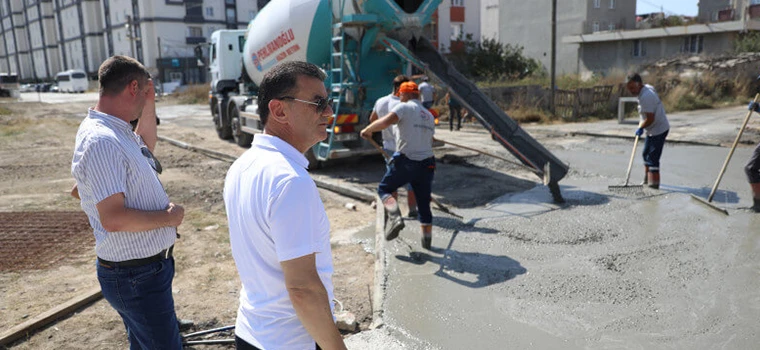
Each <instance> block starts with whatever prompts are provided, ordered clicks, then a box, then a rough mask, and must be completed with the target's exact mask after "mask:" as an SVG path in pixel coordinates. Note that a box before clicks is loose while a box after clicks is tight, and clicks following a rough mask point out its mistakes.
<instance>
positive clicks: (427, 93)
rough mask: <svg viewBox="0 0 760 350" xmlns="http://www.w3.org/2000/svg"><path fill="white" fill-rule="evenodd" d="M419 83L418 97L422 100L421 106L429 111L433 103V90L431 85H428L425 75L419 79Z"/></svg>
mask: <svg viewBox="0 0 760 350" xmlns="http://www.w3.org/2000/svg"><path fill="white" fill-rule="evenodd" d="M420 81H422V83H420V86H419V87H418V88H419V90H420V97H421V98H422V105H423V106H425V109H430V107H433V102H434V101H435V88H434V87H433V85H430V84H428V77H427V76H425V75H423V76H422V77H421V78H420Z"/></svg>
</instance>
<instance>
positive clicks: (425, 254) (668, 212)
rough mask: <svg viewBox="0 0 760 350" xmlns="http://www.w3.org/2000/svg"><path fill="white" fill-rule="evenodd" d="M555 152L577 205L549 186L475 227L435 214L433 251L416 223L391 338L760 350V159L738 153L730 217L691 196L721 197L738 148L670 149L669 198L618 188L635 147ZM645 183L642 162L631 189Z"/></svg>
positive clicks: (585, 144) (570, 143) (395, 255)
mask: <svg viewBox="0 0 760 350" xmlns="http://www.w3.org/2000/svg"><path fill="white" fill-rule="evenodd" d="M545 144H546V145H547V147H548V148H549V149H551V150H552V151H553V152H555V154H556V155H557V156H558V157H559V158H560V159H562V160H563V161H565V162H568V163H570V165H571V172H570V173H569V175H568V176H567V177H566V179H565V180H563V181H562V182H561V185H562V190H563V194H564V196H565V199H566V200H567V203H566V204H563V205H555V204H553V203H551V197H550V195H549V193H548V190H547V189H546V188H545V187H543V186H537V187H535V188H533V189H531V190H528V191H525V192H521V193H513V194H508V195H505V196H503V197H500V198H498V199H496V200H494V201H492V202H491V203H489V204H488V205H486V206H482V207H476V208H471V209H456V212H457V213H459V214H461V215H463V216H464V217H465V218H464V219H463V220H461V221H460V220H457V219H455V218H452V217H448V216H446V215H444V214H442V213H440V212H436V211H434V215H435V216H436V219H435V228H434V232H435V233H434V241H433V246H434V247H433V250H432V251H427V250H423V249H422V248H421V247H420V242H419V237H420V233H419V226H418V225H417V223H416V222H415V221H411V220H410V221H407V228H406V229H405V230H404V231H403V232H402V233H401V235H400V237H399V239H397V240H396V241H393V242H389V243H388V244H387V254H388V257H387V261H388V266H387V269H386V274H387V276H388V281H387V288H386V291H385V293H386V301H385V314H384V319H385V322H386V325H387V327H388V328H390V329H393V330H394V331H396V332H398V333H401V334H404V335H405V337H406V338H407V339H414V341H415V343H416V344H417V345H410V348H420V347H429V348H439V349H462V348H473V349H527V348H536V349H556V348H562V349H584V348H595V349H598V348H602V349H613V348H615V349H617V348H626V349H629V348H632V349H637V348H640V349H652V348H679V349H685V348H688V349H715V348H727V349H749V348H756V346H757V344H758V343H759V342H760V332H759V331H758V327H757V320H758V319H759V318H760V279H759V278H758V277H760V276H758V275H759V274H760V272H758V271H760V232H758V224H759V223H760V215H756V214H753V213H751V212H749V211H748V210H746V209H743V208H746V207H748V206H750V205H751V196H750V194H749V189H748V186H747V184H746V180H745V178H744V174H743V172H742V166H743V164H744V162H745V161H746V159H747V158H748V157H749V155H750V153H751V149H750V148H740V149H738V150H737V151H736V153H735V154H734V157H733V161H732V163H731V166H730V167H729V170H728V172H727V173H726V175H725V176H724V178H723V180H722V183H721V186H720V189H721V190H720V191H719V192H718V194H717V195H716V197H715V200H714V202H715V203H716V204H717V205H719V206H722V207H726V208H728V210H729V212H730V216H725V215H723V214H721V213H719V212H717V211H714V210H711V209H708V208H706V207H704V206H702V205H700V204H699V203H697V202H696V201H694V200H693V199H691V198H690V194H696V195H700V196H702V197H706V196H707V194H708V193H709V189H710V187H711V186H712V184H713V181H714V180H715V177H716V176H717V173H718V171H719V169H720V166H721V165H722V163H723V160H724V159H725V157H726V155H727V153H728V149H727V148H718V147H704V146H680V145H668V146H667V147H666V149H665V151H664V155H663V160H662V169H663V170H662V172H663V173H662V183H663V185H662V188H661V190H659V191H655V190H648V189H647V190H644V191H642V192H640V193H616V192H610V191H609V190H608V188H607V186H608V185H619V184H622V183H623V182H624V179H623V177H624V175H625V169H626V166H627V162H628V157H629V155H630V151H631V146H632V142H630V141H626V140H618V139H592V138H585V137H575V138H558V139H553V140H550V141H548V142H546V143H545ZM641 147H642V146H641V145H640V146H639V152H640V150H641ZM642 177H643V171H642V166H641V159H640V156H639V155H637V156H636V163H635V165H634V172H633V175H632V181H631V183H639V182H640V181H641V178H642ZM419 344H424V346H422V345H419Z"/></svg>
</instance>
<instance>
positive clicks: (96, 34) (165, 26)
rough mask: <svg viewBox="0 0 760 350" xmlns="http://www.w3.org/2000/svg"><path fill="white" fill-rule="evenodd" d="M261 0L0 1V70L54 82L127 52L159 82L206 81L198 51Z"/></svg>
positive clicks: (239, 24)
mask: <svg viewBox="0 0 760 350" xmlns="http://www.w3.org/2000/svg"><path fill="white" fill-rule="evenodd" d="M266 2H267V1H266V0H263V1H262V0H259V1H252V0H0V39H2V43H0V71H9V72H16V73H18V74H19V76H20V79H22V80H23V81H37V80H52V79H53V78H54V77H55V75H56V74H57V73H58V72H59V71H63V70H67V69H82V70H84V71H85V72H87V73H88V75H90V76H91V77H95V76H97V69H98V67H99V66H100V63H101V62H103V60H105V59H106V58H107V57H110V56H112V55H127V56H131V57H135V58H136V59H138V60H139V61H141V62H143V64H145V66H146V67H148V68H149V69H150V70H151V71H152V72H153V74H155V75H156V76H158V77H159V79H161V80H162V81H164V82H168V81H179V82H181V83H183V84H187V83H199V82H205V80H206V74H205V69H206V68H205V65H204V60H198V59H197V58H196V55H195V50H196V48H197V47H199V46H202V45H203V44H204V43H205V42H206V40H207V38H208V36H209V35H210V34H211V33H212V32H213V31H214V30H217V29H224V28H245V27H246V26H247V24H248V22H249V21H250V20H251V19H252V18H253V17H254V16H255V15H256V13H257V12H258V8H259V3H261V4H262V6H263V4H265V3H266ZM204 52H205V51H204Z"/></svg>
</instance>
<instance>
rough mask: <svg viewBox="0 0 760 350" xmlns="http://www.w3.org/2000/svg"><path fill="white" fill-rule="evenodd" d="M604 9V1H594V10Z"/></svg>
mask: <svg viewBox="0 0 760 350" xmlns="http://www.w3.org/2000/svg"><path fill="white" fill-rule="evenodd" d="M601 7H602V0H594V8H595V9H598V8H601Z"/></svg>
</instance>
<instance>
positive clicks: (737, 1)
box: [562, 0, 760, 76]
mask: <svg viewBox="0 0 760 350" xmlns="http://www.w3.org/2000/svg"><path fill="white" fill-rule="evenodd" d="M755 2H760V1H752V0H734V1H706V0H701V1H700V2H699V6H700V8H699V15H698V16H697V19H698V23H693V24H689V25H680V26H668V27H663V26H662V24H661V26H660V27H642V28H646V29H639V30H624V31H616V32H606V33H603V32H600V33H589V34H577V35H564V36H563V38H562V43H563V46H565V45H575V46H577V47H578V57H579V59H578V63H577V70H576V72H577V73H578V74H581V75H582V76H589V75H591V74H606V73H608V72H610V71H613V70H618V71H628V70H633V69H636V68H637V67H639V66H642V65H645V64H647V63H651V62H654V61H657V60H659V59H662V58H669V57H674V56H683V55H716V54H723V53H726V52H730V51H732V50H733V48H734V42H735V40H736V39H737V38H738V37H739V36H740V35H741V34H742V33H745V32H747V31H755V30H760V21H758V18H760V4H755ZM732 4H733V5H732ZM726 5H730V6H732V7H729V8H727V7H726ZM713 19H715V20H713ZM664 22H665V23H667V22H668V21H667V20H666V21H664ZM701 22H704V23H701Z"/></svg>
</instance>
